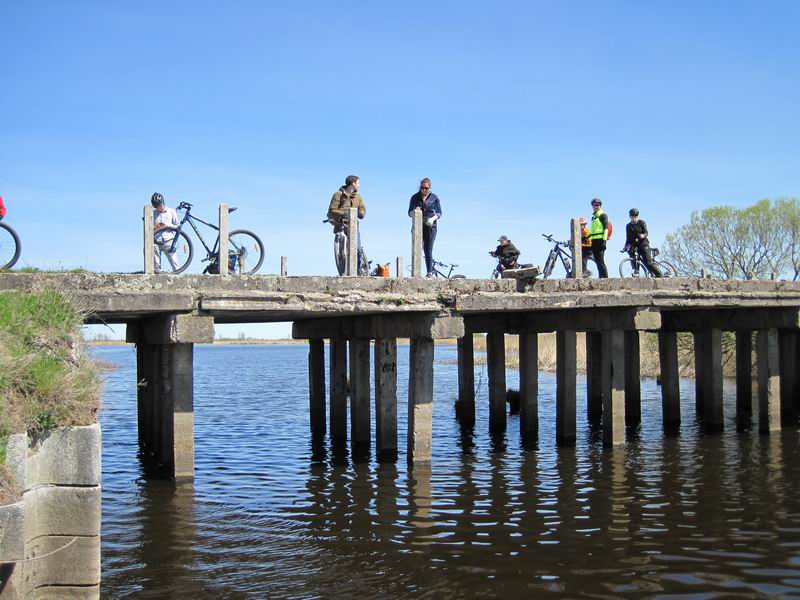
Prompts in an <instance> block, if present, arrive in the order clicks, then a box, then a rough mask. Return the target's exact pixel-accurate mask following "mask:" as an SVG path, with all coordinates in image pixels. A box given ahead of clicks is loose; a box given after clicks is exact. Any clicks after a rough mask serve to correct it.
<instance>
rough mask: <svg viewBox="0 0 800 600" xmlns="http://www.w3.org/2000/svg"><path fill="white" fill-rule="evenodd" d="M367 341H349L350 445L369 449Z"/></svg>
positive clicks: (359, 339)
mask: <svg viewBox="0 0 800 600" xmlns="http://www.w3.org/2000/svg"><path fill="white" fill-rule="evenodd" d="M369 441H370V417H369V340H368V339H366V338H352V339H351V340H350V443H351V444H352V445H353V446H354V447H356V446H357V447H359V448H362V449H363V448H364V447H367V448H368V447H369Z"/></svg>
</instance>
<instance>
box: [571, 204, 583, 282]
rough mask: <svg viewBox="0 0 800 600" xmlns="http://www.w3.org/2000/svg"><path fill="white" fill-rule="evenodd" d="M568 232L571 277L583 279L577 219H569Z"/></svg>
mask: <svg viewBox="0 0 800 600" xmlns="http://www.w3.org/2000/svg"><path fill="white" fill-rule="evenodd" d="M569 232H570V233H569V249H570V251H571V252H572V274H571V277H572V278H573V279H580V278H581V277H583V259H582V256H581V224H580V222H579V221H578V219H575V218H573V219H570V222H569Z"/></svg>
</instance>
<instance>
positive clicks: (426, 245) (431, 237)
mask: <svg viewBox="0 0 800 600" xmlns="http://www.w3.org/2000/svg"><path fill="white" fill-rule="evenodd" d="M435 241H436V224H435V223H434V224H433V227H423V228H422V252H423V253H424V254H425V269H426V270H427V272H428V275H430V274H432V273H433V242H435Z"/></svg>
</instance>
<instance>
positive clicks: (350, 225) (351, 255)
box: [345, 207, 358, 276]
mask: <svg viewBox="0 0 800 600" xmlns="http://www.w3.org/2000/svg"><path fill="white" fill-rule="evenodd" d="M347 231H348V234H347V269H346V270H345V275H351V276H356V275H358V209H357V208H355V207H353V208H350V210H349V211H348V213H347Z"/></svg>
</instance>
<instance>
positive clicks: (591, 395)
mask: <svg viewBox="0 0 800 600" xmlns="http://www.w3.org/2000/svg"><path fill="white" fill-rule="evenodd" d="M602 354H603V337H602V334H601V333H600V332H599V331H587V332H586V415H587V417H588V419H589V422H590V423H599V422H600V419H601V418H602V416H603V381H602V377H601V373H602V369H601V366H600V357H601V356H602Z"/></svg>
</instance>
